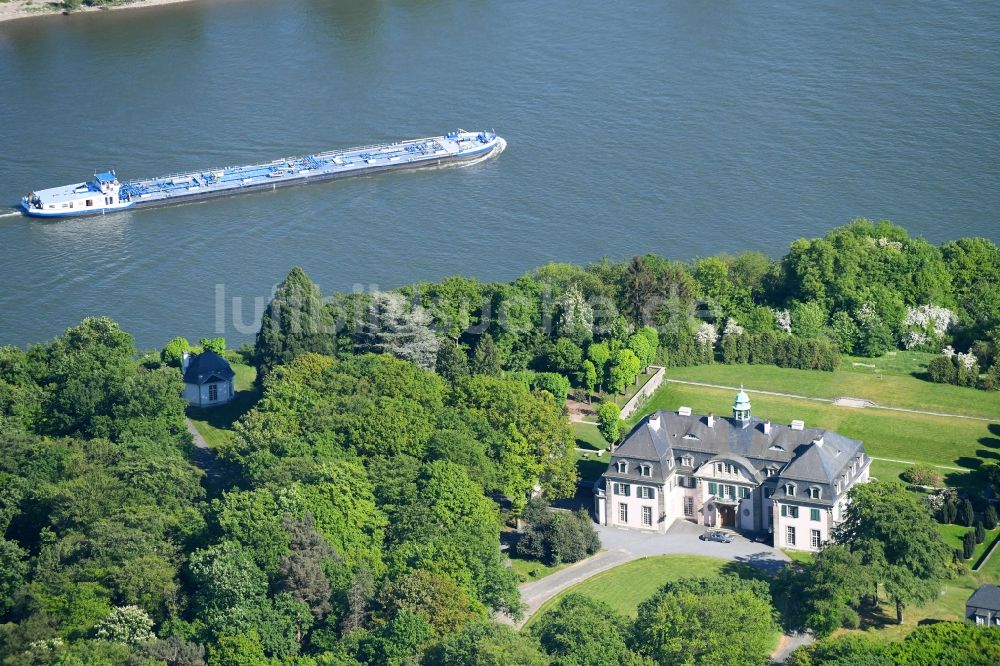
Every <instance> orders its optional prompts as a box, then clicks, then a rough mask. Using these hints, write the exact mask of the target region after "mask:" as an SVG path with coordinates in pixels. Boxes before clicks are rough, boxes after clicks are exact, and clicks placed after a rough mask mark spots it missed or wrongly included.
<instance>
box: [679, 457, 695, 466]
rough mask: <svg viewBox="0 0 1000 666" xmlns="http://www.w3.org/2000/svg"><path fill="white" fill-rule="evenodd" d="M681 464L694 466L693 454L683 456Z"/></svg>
mask: <svg viewBox="0 0 1000 666" xmlns="http://www.w3.org/2000/svg"><path fill="white" fill-rule="evenodd" d="M681 465H683V466H684V467H694V458H692V457H691V456H682V457H681Z"/></svg>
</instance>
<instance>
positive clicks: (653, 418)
mask: <svg viewBox="0 0 1000 666" xmlns="http://www.w3.org/2000/svg"><path fill="white" fill-rule="evenodd" d="M649 427H650V428H652V429H653V430H659V429H660V413H659V412H653V413H652V414H650V415H649Z"/></svg>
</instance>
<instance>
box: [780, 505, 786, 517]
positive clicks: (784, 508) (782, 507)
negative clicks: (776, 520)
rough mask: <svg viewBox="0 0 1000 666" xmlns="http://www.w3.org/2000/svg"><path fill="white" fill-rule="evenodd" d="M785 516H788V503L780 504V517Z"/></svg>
mask: <svg viewBox="0 0 1000 666" xmlns="http://www.w3.org/2000/svg"><path fill="white" fill-rule="evenodd" d="M787 516H788V505H786V504H782V505H781V517H782V518H786V517H787Z"/></svg>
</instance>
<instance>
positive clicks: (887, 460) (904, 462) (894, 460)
mask: <svg viewBox="0 0 1000 666" xmlns="http://www.w3.org/2000/svg"><path fill="white" fill-rule="evenodd" d="M869 458H871V459H872V460H882V461H884V462H894V463H902V464H903V465H930V466H931V467H937V468H939V469H950V470H953V471H955V472H968V471H969V468H967V467H949V466H948V465H935V464H934V463H917V462H914V461H912V460H896V459H895V458H877V457H875V456H869Z"/></svg>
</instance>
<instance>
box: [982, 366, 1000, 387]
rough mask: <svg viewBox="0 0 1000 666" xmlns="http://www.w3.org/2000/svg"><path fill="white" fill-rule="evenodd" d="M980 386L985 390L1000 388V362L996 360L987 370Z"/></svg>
mask: <svg viewBox="0 0 1000 666" xmlns="http://www.w3.org/2000/svg"><path fill="white" fill-rule="evenodd" d="M979 388H981V389H983V390H984V391H996V390H997V389H1000V362H995V363H994V364H993V365H991V366H990V369H989V370H987V371H986V376H985V377H983V380H982V381H981V382H980V383H979Z"/></svg>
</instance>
